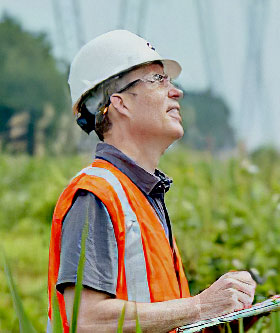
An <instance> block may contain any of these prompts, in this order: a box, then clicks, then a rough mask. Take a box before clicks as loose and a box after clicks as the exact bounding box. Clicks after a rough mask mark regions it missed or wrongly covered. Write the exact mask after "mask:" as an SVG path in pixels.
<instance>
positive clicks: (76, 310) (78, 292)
mask: <svg viewBox="0 0 280 333" xmlns="http://www.w3.org/2000/svg"><path fill="white" fill-rule="evenodd" d="M87 235H88V218H87V219H86V223H85V225H84V228H83V233H82V240H81V253H80V259H79V264H78V270H77V283H76V287H75V296H74V304H73V312H72V322H71V327H70V332H71V333H75V332H76V330H77V321H78V315H79V306H80V301H81V292H82V289H83V274H84V266H85V258H86V256H85V253H86V239H87Z"/></svg>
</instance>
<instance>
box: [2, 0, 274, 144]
mask: <svg viewBox="0 0 280 333" xmlns="http://www.w3.org/2000/svg"><path fill="white" fill-rule="evenodd" d="M141 1H142V4H143V2H144V3H146V9H145V11H144V12H142V13H141ZM125 2H126V4H127V7H125V8H123V10H120V8H121V5H122V4H123V3H125ZM75 4H76V6H75ZM4 13H8V14H9V15H11V16H13V17H15V18H16V19H17V20H18V21H19V22H20V23H22V25H23V27H24V28H25V29H26V30H28V31H32V32H38V31H43V32H46V33H47V35H48V38H49V40H50V42H51V44H52V45H53V53H54V55H55V56H56V57H57V58H59V59H66V60H67V61H69V62H70V61H71V60H72V59H73V57H74V55H75V53H76V52H77V51H78V49H79V46H80V45H82V44H83V43H85V42H87V41H89V40H90V39H92V38H94V37H96V36H98V35H100V34H102V33H104V32H107V31H110V30H114V29H118V28H125V29H127V30H130V31H132V32H135V33H140V34H141V36H142V37H144V38H145V39H147V40H148V41H149V42H151V44H152V45H153V46H154V47H155V48H156V50H157V51H158V52H159V53H160V54H161V55H162V56H163V57H168V58H171V59H175V60H177V61H178V62H179V63H180V64H181V65H182V67H183V71H182V74H181V75H180V77H179V79H178V82H179V83H180V84H181V85H182V86H183V87H184V89H185V90H187V91H198V90H206V89H209V88H211V89H212V91H213V92H214V93H215V94H216V95H218V96H221V97H223V98H224V99H225V101H226V103H227V104H228V106H229V107H230V110H231V112H232V117H231V122H232V126H233V127H234V128H235V129H236V132H237V134H238V138H239V139H242V140H244V141H245V142H246V145H247V147H248V148H249V149H255V148H257V147H258V146H260V145H262V144H268V143H273V144H274V145H275V146H277V147H278V148H280V131H279V130H278V124H279V125H280V112H279V105H280V94H279V92H278V90H279V83H280V62H279V59H280V40H279V39H280V1H279V0H227V1H224V0H207V1H205V0H204V1H203V0H172V1H171V0H126V1H125V0H105V1H100V0H99V1H97V0H71V1H70V0H0V17H2V16H3V14H4ZM139 13H140V14H139ZM75 22H78V25H77V24H76V23H75ZM249 31H251V33H250V34H249ZM210 116H211V115H210Z"/></svg>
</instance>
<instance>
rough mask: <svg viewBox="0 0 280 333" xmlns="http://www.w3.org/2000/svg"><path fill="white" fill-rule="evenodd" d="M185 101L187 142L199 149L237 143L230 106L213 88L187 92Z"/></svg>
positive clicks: (219, 147) (183, 105) (215, 148)
mask: <svg viewBox="0 0 280 333" xmlns="http://www.w3.org/2000/svg"><path fill="white" fill-rule="evenodd" d="M184 96H185V97H184V99H183V100H182V102H181V105H182V115H183V124H184V128H185V135H184V138H183V142H184V143H187V144H188V145H189V146H191V147H192V148H195V149H209V150H212V151H217V150H223V149H230V148H233V146H234V145H235V138H234V131H233V129H232V127H231V126H230V110H229V108H228V107H227V105H226V104H225V102H224V100H223V99H222V98H220V97H216V96H214V95H213V94H212V93H211V92H210V91H206V92H202V93H201V92H200V93H190V92H187V93H185V95H184Z"/></svg>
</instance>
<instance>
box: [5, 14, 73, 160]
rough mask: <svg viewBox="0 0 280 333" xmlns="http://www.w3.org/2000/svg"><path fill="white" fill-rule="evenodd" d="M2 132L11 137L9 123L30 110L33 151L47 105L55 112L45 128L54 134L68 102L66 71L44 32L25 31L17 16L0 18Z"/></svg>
mask: <svg viewBox="0 0 280 333" xmlns="http://www.w3.org/2000/svg"><path fill="white" fill-rule="evenodd" d="M0 45H1V48H0V72H1V76H0V111H1V126H0V136H1V137H2V142H3V143H4V145H5V143H7V141H9V138H10V136H9V130H8V125H7V124H8V123H9V120H10V118H11V117H12V116H14V115H16V114H18V113H22V112H28V114H29V119H30V121H29V124H28V129H27V134H26V135H27V139H28V141H30V142H29V144H28V145H27V147H28V152H29V153H31V154H33V153H34V136H35V135H34V130H35V128H36V123H37V121H38V120H39V119H40V118H41V117H42V115H43V112H44V109H45V107H46V105H49V104H51V105H52V106H53V108H54V109H55V116H54V117H53V119H52V121H50V122H49V124H48V127H47V128H46V129H45V130H46V131H47V134H48V138H54V134H55V133H56V130H57V124H58V119H59V117H60V115H61V114H62V112H63V111H64V110H65V109H66V106H67V104H68V97H67V90H66V79H65V75H64V74H63V73H61V72H59V70H58V69H57V65H56V62H55V59H54V58H53V57H52V55H51V47H50V45H49V43H48V41H47V38H46V36H45V35H44V34H42V33H40V34H32V33H29V32H26V31H24V30H23V29H22V28H21V26H20V24H18V23H17V22H16V21H15V20H14V19H12V18H10V17H8V16H5V17H4V18H3V19H2V21H1V22H0Z"/></svg>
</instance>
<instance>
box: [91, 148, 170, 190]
mask: <svg viewBox="0 0 280 333" xmlns="http://www.w3.org/2000/svg"><path fill="white" fill-rule="evenodd" d="M95 158H101V159H104V160H106V161H108V162H110V163H112V164H113V165H114V166H115V167H116V168H118V169H119V170H121V171H122V172H123V173H124V174H125V175H126V176H127V177H128V178H130V179H131V181H132V182H133V183H134V184H135V185H136V186H137V187H139V188H140V190H141V191H142V192H144V193H145V194H146V195H149V194H164V193H165V192H167V191H168V190H169V188H170V185H171V183H172V179H170V178H169V177H167V176H166V175H165V174H164V173H163V172H161V171H160V170H158V169H156V170H155V173H154V174H151V173H149V172H148V171H146V170H145V169H143V168H141V167H140V166H139V165H138V164H136V163H135V161H133V160H132V159H131V158H129V157H128V156H127V155H125V154H124V153H123V152H121V151H120V150H119V149H117V148H116V147H114V146H112V145H109V144H108V143H105V142H100V143H98V144H97V146H96V152H95Z"/></svg>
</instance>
